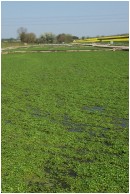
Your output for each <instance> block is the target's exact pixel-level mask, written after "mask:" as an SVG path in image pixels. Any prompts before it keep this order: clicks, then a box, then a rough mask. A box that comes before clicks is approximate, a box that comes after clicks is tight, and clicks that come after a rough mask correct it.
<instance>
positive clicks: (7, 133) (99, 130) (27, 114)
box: [1, 51, 129, 193]
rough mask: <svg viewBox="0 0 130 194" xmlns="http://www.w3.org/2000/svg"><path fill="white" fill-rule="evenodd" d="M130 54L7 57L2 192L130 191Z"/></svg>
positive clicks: (49, 54)
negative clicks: (129, 95) (129, 94)
mask: <svg viewBox="0 0 130 194" xmlns="http://www.w3.org/2000/svg"><path fill="white" fill-rule="evenodd" d="M128 58H129V53H128V52H127V51H116V52H112V51H101V52H100V51H97V52H77V53H75V52H72V53H66V52H63V53H58V52H57V53H23V54H22V53H19V54H15V53H14V54H7V55H2V76H1V77H2V79H1V80H2V81H1V82H2V89H1V93H2V105H1V106H2V121H1V123H2V132H1V133H2V138H1V141H2V192H3V193H6V192H7V193H15V192H21V193H69V192H70V193H128V192H129V177H128V176H129V170H128V167H129V158H128V154H129V153H128V150H129V147H128V143H129V142H128V141H129V126H128V125H129V120H128V119H129V109H128V103H129V102H128V100H129V99H128V89H129V86H128V82H129V71H128V65H129V59H128Z"/></svg>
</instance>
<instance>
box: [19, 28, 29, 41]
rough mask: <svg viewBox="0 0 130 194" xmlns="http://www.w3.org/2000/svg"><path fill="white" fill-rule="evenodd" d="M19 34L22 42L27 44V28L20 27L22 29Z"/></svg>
mask: <svg viewBox="0 0 130 194" xmlns="http://www.w3.org/2000/svg"><path fill="white" fill-rule="evenodd" d="M17 33H18V36H19V38H20V40H21V42H26V33H27V29H26V28H23V27H20V28H19V29H18V30H17Z"/></svg>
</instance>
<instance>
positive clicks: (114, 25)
mask: <svg viewBox="0 0 130 194" xmlns="http://www.w3.org/2000/svg"><path fill="white" fill-rule="evenodd" d="M20 27H24V28H26V29H27V32H28V33H30V32H33V33H35V34H36V36H37V37H40V35H42V34H43V33H45V32H52V33H54V34H55V35H58V34H60V33H67V34H72V35H74V36H78V37H82V36H85V37H87V36H89V37H94V36H98V35H99V36H102V35H104V36H106V35H116V34H123V33H128V32H129V1H1V38H17V37H18V33H17V30H18V29H19V28H20Z"/></svg>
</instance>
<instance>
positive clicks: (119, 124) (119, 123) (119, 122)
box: [112, 118, 129, 128]
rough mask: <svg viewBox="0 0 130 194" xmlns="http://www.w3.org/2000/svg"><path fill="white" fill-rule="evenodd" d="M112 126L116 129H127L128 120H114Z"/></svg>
mask: <svg viewBox="0 0 130 194" xmlns="http://www.w3.org/2000/svg"><path fill="white" fill-rule="evenodd" d="M112 124H114V125H116V126H117V127H122V128H127V127H129V119H124V118H115V119H113V121H112Z"/></svg>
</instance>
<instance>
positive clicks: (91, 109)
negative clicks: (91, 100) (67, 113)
mask: <svg viewBox="0 0 130 194" xmlns="http://www.w3.org/2000/svg"><path fill="white" fill-rule="evenodd" d="M82 110H86V111H88V112H91V113H95V112H99V113H102V112H103V111H104V110H105V109H104V107H101V106H93V107H89V106H83V107H82Z"/></svg>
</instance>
